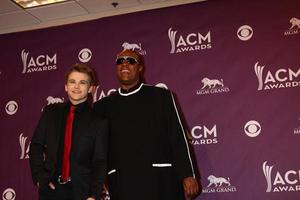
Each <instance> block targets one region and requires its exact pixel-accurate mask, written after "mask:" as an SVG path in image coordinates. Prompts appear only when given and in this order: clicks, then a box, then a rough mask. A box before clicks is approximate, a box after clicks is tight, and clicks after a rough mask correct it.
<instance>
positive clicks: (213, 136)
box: [191, 124, 218, 145]
mask: <svg viewBox="0 0 300 200" xmlns="http://www.w3.org/2000/svg"><path fill="white" fill-rule="evenodd" d="M191 135H192V140H191V144H192V145H209V144H216V143H218V138H217V125H216V124H215V125H213V126H212V127H208V126H194V127H193V128H192V130H191Z"/></svg>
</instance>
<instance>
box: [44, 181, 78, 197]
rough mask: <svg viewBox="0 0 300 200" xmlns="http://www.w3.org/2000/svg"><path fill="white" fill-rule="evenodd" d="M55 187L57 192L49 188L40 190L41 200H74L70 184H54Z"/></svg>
mask: <svg viewBox="0 0 300 200" xmlns="http://www.w3.org/2000/svg"><path fill="white" fill-rule="evenodd" d="M52 183H53V184H54V186H55V190H53V189H51V188H50V187H49V186H45V187H41V188H39V200H73V199H74V198H73V192H72V184H71V182H68V183H66V184H59V183H58V182H52Z"/></svg>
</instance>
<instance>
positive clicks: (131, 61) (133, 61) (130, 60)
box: [126, 57, 137, 65]
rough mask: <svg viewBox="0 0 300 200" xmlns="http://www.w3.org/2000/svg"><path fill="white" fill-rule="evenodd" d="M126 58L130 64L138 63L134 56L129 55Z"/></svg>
mask: <svg viewBox="0 0 300 200" xmlns="http://www.w3.org/2000/svg"><path fill="white" fill-rule="evenodd" d="M126 60H127V62H128V63H129V64H131V65H134V64H136V63H137V61H136V59H134V58H130V57H128V58H127V59H126Z"/></svg>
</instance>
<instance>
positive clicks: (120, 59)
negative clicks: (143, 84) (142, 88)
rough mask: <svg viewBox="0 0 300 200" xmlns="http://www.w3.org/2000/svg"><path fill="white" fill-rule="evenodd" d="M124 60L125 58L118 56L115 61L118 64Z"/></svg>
mask: <svg viewBox="0 0 300 200" xmlns="http://www.w3.org/2000/svg"><path fill="white" fill-rule="evenodd" d="M124 61H125V58H118V59H117V61H116V63H117V64H118V65H121V64H123V62H124Z"/></svg>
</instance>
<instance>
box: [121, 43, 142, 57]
mask: <svg viewBox="0 0 300 200" xmlns="http://www.w3.org/2000/svg"><path fill="white" fill-rule="evenodd" d="M122 47H123V50H132V51H136V52H138V53H139V54H141V55H146V54H147V52H146V50H144V49H142V44H141V43H139V44H136V43H128V42H124V43H123V44H122Z"/></svg>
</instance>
